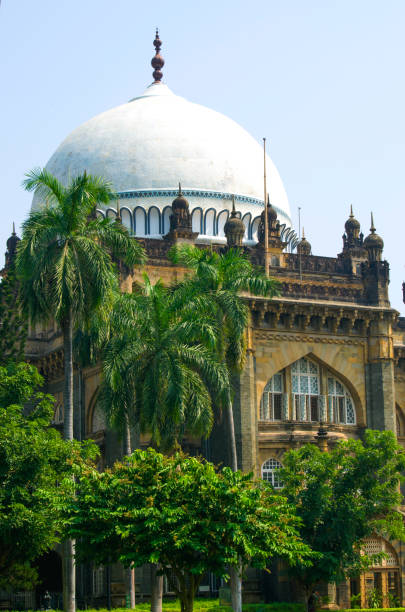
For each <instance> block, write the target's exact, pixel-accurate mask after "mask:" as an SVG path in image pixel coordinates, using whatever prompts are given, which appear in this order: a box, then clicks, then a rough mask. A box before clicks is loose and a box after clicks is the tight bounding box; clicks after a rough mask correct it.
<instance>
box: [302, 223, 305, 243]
mask: <svg viewBox="0 0 405 612" xmlns="http://www.w3.org/2000/svg"><path fill="white" fill-rule="evenodd" d="M302 238H303V240H305V230H304V226H302Z"/></svg>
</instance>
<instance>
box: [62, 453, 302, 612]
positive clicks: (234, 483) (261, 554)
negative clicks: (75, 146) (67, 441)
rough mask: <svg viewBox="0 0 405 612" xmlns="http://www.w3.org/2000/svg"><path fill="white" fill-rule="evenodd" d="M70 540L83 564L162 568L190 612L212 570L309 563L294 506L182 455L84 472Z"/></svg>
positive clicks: (138, 457)
mask: <svg viewBox="0 0 405 612" xmlns="http://www.w3.org/2000/svg"><path fill="white" fill-rule="evenodd" d="M69 505H70V521H69V526H68V529H69V532H70V535H71V536H72V537H75V538H78V541H80V551H79V554H80V555H81V556H82V557H83V558H84V559H93V560H95V562H97V563H106V562H107V560H108V559H110V560H112V561H119V562H121V563H123V564H124V565H125V566H129V565H134V566H140V565H143V564H145V563H159V564H160V566H161V568H162V569H161V571H162V572H163V573H164V574H166V576H167V578H168V580H169V581H170V583H171V586H172V588H173V590H174V591H175V592H176V594H177V595H178V597H179V599H180V602H181V610H182V612H192V610H193V603H194V597H195V594H196V592H197V590H198V586H199V584H200V582H201V578H202V577H203V575H204V573H206V572H207V571H211V572H214V573H215V574H216V575H217V576H219V577H224V576H226V571H227V570H226V568H227V566H228V565H231V566H232V565H234V564H235V563H237V562H242V563H243V565H244V566H246V565H251V566H254V567H259V568H261V567H265V566H266V564H267V563H268V560H269V558H271V557H273V556H282V557H284V558H286V559H287V560H288V561H289V563H291V564H294V563H296V562H297V561H299V562H301V563H304V562H308V558H309V549H308V547H307V546H306V545H304V544H303V543H302V542H301V541H300V538H299V537H298V532H297V526H298V523H297V519H296V517H295V514H294V510H293V508H292V506H290V505H289V504H288V503H287V502H286V500H285V499H284V498H283V497H281V496H279V495H275V494H274V493H273V491H271V490H270V487H268V486H267V485H266V484H265V483H263V482H262V481H259V482H256V481H254V479H253V478H252V475H251V474H242V473H241V472H233V471H232V470H231V469H230V468H224V469H223V470H222V471H220V472H217V471H216V470H215V468H214V466H213V465H212V464H210V463H207V462H206V461H204V460H200V459H197V458H192V457H187V456H185V455H183V454H179V453H178V454H176V455H174V456H170V457H167V456H164V455H162V454H159V453H157V452H156V451H154V450H152V449H149V450H147V451H140V450H137V451H135V452H134V453H133V454H132V456H131V457H130V458H128V460H127V461H125V462H124V463H117V464H116V465H115V466H114V467H113V469H111V470H107V471H106V472H104V473H102V474H100V473H98V472H97V471H96V470H94V469H88V468H87V469H85V470H82V471H81V473H80V475H79V477H78V485H77V491H76V498H75V499H73V500H71V501H70V502H69Z"/></svg>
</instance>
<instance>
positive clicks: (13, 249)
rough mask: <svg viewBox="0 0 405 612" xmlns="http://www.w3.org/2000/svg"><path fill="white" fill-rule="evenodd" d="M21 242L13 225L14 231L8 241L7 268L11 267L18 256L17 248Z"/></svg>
mask: <svg viewBox="0 0 405 612" xmlns="http://www.w3.org/2000/svg"><path fill="white" fill-rule="evenodd" d="M19 242H20V238H19V237H18V236H17V234H16V233H15V224H14V223H13V231H12V234H11V236H10V238H8V240H7V243H6V244H7V251H6V267H7V266H9V265H10V263H11V262H12V261H13V260H14V258H15V256H16V254H17V246H18V243H19Z"/></svg>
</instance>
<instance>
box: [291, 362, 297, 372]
mask: <svg viewBox="0 0 405 612" xmlns="http://www.w3.org/2000/svg"><path fill="white" fill-rule="evenodd" d="M291 372H294V373H296V372H298V361H296V362H295V363H293V364H292V366H291Z"/></svg>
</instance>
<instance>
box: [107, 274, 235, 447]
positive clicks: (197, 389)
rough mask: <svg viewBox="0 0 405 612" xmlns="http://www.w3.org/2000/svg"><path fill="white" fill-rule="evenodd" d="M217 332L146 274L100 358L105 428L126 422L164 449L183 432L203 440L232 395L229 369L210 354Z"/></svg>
mask: <svg viewBox="0 0 405 612" xmlns="http://www.w3.org/2000/svg"><path fill="white" fill-rule="evenodd" d="M215 332H216V328H215V327H214V326H213V325H212V324H211V322H210V321H207V320H206V318H204V316H202V315H201V313H198V312H196V311H195V310H194V309H192V308H188V307H185V306H183V305H182V304H179V302H178V301H177V295H176V294H175V293H174V292H171V291H170V290H168V289H167V288H165V287H164V286H163V285H162V283H161V282H157V283H156V284H155V285H152V283H151V282H150V280H149V278H148V277H147V276H146V275H145V276H144V282H143V284H142V286H140V287H139V290H138V291H137V292H136V293H132V294H124V295H121V296H120V297H119V298H118V299H117V301H116V304H115V306H114V310H113V313H112V316H111V329H110V340H109V342H108V344H107V346H106V349H105V351H104V356H103V362H104V387H103V390H102V393H101V396H100V402H101V404H102V405H103V406H104V407H105V409H106V411H107V414H108V416H109V420H110V422H112V423H113V424H114V423H115V424H116V425H119V424H120V423H125V421H126V417H128V419H129V420H131V421H132V422H135V423H137V424H138V425H139V427H140V430H141V431H142V432H148V433H150V434H151V436H152V443H153V444H155V445H157V446H161V447H162V448H165V449H167V448H173V446H175V445H176V444H178V443H179V442H181V440H182V438H183V436H184V434H185V433H186V432H187V433H191V434H194V435H202V436H207V435H208V434H209V433H210V431H211V427H212V423H213V408H214V407H215V406H221V405H222V404H223V403H225V402H226V400H227V397H228V395H229V377H228V372H227V369H226V367H225V366H224V365H223V364H221V363H220V362H219V361H218V359H217V358H216V356H215V354H214V353H213V351H212V350H210V348H209V346H210V344H211V345H212V343H213V342H214V337H215Z"/></svg>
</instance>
